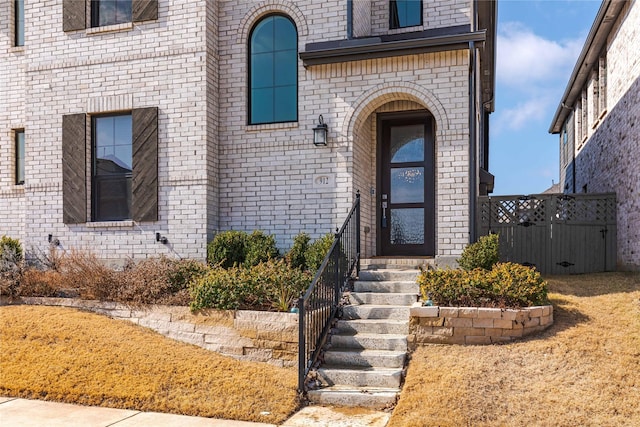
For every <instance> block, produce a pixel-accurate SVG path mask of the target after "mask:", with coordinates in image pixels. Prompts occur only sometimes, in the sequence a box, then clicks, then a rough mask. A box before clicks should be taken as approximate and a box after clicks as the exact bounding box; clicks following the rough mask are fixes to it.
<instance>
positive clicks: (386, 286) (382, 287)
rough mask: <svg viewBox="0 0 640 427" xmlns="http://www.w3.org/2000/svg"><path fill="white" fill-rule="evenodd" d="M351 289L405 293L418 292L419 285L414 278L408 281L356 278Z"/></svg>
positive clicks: (356, 290)
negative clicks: (380, 280)
mask: <svg viewBox="0 0 640 427" xmlns="http://www.w3.org/2000/svg"><path fill="white" fill-rule="evenodd" d="M353 290H354V291H355V292H380V293H384V292H390V293H400V294H401V293H405V294H418V293H420V286H418V284H417V283H416V282H415V280H409V281H404V282H403V281H386V282H379V281H365V280H356V281H355V282H354V283H353Z"/></svg>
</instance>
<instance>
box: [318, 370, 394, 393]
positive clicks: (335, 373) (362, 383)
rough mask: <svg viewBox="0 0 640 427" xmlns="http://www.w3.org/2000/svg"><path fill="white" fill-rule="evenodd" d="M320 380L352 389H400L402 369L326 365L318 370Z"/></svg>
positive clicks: (325, 383)
mask: <svg viewBox="0 0 640 427" xmlns="http://www.w3.org/2000/svg"><path fill="white" fill-rule="evenodd" d="M317 372H318V379H319V380H320V382H321V383H322V384H323V385H327V386H333V385H336V384H338V385H347V386H351V387H385V388H399V387H400V380H401V379H402V369H398V368H370V367H354V366H340V365H328V364H325V365H324V366H322V367H321V368H320V369H318V371H317Z"/></svg>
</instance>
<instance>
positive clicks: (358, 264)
mask: <svg viewBox="0 0 640 427" xmlns="http://www.w3.org/2000/svg"><path fill="white" fill-rule="evenodd" d="M356 256H357V257H358V262H357V264H356V276H359V275H360V190H358V191H356Z"/></svg>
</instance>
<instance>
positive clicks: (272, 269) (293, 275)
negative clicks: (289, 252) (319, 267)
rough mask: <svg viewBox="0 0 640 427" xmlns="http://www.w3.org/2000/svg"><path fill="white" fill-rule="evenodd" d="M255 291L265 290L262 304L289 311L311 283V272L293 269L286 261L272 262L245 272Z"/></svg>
mask: <svg viewBox="0 0 640 427" xmlns="http://www.w3.org/2000/svg"><path fill="white" fill-rule="evenodd" d="M245 273H246V274H247V276H246V280H247V281H253V289H259V290H264V295H265V298H264V300H263V301H262V302H266V303H268V304H269V308H272V309H275V310H277V311H289V309H290V308H291V305H292V303H293V301H294V299H295V298H297V297H299V296H300V293H301V292H302V291H304V290H305V289H307V287H308V286H309V284H310V283H311V280H312V276H311V273H310V272H307V271H302V270H300V269H298V268H294V267H291V266H290V265H289V264H287V263H286V262H285V261H284V260H270V261H268V262H263V263H261V264H258V265H256V266H255V267H253V268H252V269H251V270H245Z"/></svg>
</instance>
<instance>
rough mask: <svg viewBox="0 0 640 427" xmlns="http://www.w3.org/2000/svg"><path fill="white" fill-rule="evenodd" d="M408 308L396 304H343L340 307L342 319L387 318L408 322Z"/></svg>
mask: <svg viewBox="0 0 640 427" xmlns="http://www.w3.org/2000/svg"><path fill="white" fill-rule="evenodd" d="M409 308H410V307H408V306H397V305H370V304H367V305H345V306H344V307H342V320H352V319H389V320H403V321H407V322H408V321H409Z"/></svg>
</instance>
